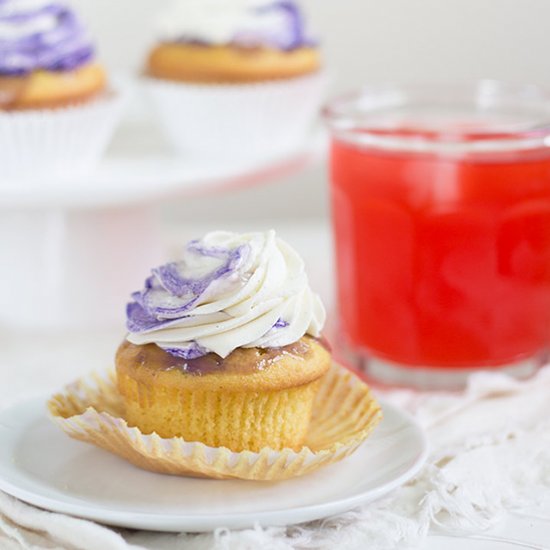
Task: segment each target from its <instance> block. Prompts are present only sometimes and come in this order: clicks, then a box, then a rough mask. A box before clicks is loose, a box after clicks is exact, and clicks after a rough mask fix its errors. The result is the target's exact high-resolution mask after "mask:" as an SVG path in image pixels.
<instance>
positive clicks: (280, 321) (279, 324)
mask: <svg viewBox="0 0 550 550" xmlns="http://www.w3.org/2000/svg"><path fill="white" fill-rule="evenodd" d="M285 327H288V323H287V322H286V321H285V320H284V319H281V318H279V319H277V322H276V323H275V324H274V325H273V327H272V328H285Z"/></svg>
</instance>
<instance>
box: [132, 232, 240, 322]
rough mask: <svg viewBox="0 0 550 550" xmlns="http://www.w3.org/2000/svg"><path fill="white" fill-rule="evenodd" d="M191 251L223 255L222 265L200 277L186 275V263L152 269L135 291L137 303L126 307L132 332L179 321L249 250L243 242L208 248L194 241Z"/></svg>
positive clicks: (220, 257) (189, 246)
mask: <svg viewBox="0 0 550 550" xmlns="http://www.w3.org/2000/svg"><path fill="white" fill-rule="evenodd" d="M187 250H188V251H189V252H193V253H195V254H198V255H201V256H206V257H212V258H219V259H220V260H223V262H222V264H221V265H220V266H219V267H218V268H216V269H214V270H213V271H211V272H210V273H208V274H206V275H205V276H203V277H199V278H195V279H194V278H190V277H183V276H182V275H181V271H182V270H183V269H184V268H185V263H184V262H179V263H175V262H171V263H168V264H165V265H163V266H160V267H158V268H155V269H153V270H152V273H153V275H152V276H150V277H148V278H147V279H146V280H145V285H144V289H143V290H141V291H139V292H134V293H133V294H132V300H133V302H131V303H129V304H128V306H127V308H126V316H127V328H128V330H129V331H130V332H149V331H151V330H155V329H158V328H161V327H163V328H164V327H167V326H170V325H171V324H175V323H177V322H178V321H180V320H181V319H182V318H185V317H186V315H185V314H186V313H187V312H188V311H189V310H191V309H192V308H193V306H194V305H195V304H196V302H197V301H198V300H199V299H200V298H201V296H202V295H203V294H204V293H205V292H206V290H207V289H208V287H209V286H210V285H211V284H212V283H213V282H214V281H216V280H218V279H221V278H223V277H226V276H227V275H230V274H231V273H233V272H234V271H235V269H237V268H238V266H239V264H240V263H241V261H242V260H243V258H244V257H245V254H246V252H247V251H248V246H247V245H243V246H240V247H238V248H235V249H226V248H220V247H205V246H204V245H201V244H200V243H199V242H198V241H191V242H190V243H189V244H188V245H187Z"/></svg>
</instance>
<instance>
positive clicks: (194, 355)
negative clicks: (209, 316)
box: [162, 342, 210, 360]
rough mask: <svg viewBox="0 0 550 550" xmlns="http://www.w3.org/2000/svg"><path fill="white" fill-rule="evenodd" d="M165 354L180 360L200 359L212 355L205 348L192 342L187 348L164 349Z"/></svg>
mask: <svg viewBox="0 0 550 550" xmlns="http://www.w3.org/2000/svg"><path fill="white" fill-rule="evenodd" d="M162 349H163V350H164V351H165V352H167V353H169V354H170V355H173V356H174V357H179V358H180V359H187V360H190V359H198V358H199V357H203V356H204V355H207V354H208V353H210V352H209V351H208V350H207V349H206V348H203V347H202V346H201V345H200V344H197V342H191V345H190V346H189V347H187V348H162Z"/></svg>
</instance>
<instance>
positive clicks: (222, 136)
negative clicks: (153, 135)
mask: <svg viewBox="0 0 550 550" xmlns="http://www.w3.org/2000/svg"><path fill="white" fill-rule="evenodd" d="M325 84H326V76H325V74H324V73H322V72H318V73H315V74H312V75H307V76H302V77H297V78H292V79H286V80H277V81H270V82H262V83H254V84H211V85H199V84H187V83H179V82H171V81H166V80H160V79H154V78H146V79H145V85H146V89H147V91H148V92H149V95H150V97H151V99H152V102H153V105H154V107H155V108H156V111H157V112H158V115H159V119H160V122H161V124H162V126H163V128H164V131H165V134H166V136H167V138H168V139H169V141H170V142H171V144H172V146H173V147H174V149H175V150H176V151H177V152H178V153H180V154H181V155H185V156H191V157H205V156H209V157H211V158H212V156H213V155H215V157H214V158H213V160H216V159H220V158H222V159H228V160H230V159H241V158H246V159H264V158H276V157H282V156H285V155H287V154H289V153H291V152H293V151H296V150H297V148H299V147H300V146H303V144H304V141H305V139H306V137H307V134H308V131H310V130H311V127H312V124H313V122H314V120H315V119H316V117H317V114H318V112H319V109H320V107H321V104H322V101H323V92H324V89H325Z"/></svg>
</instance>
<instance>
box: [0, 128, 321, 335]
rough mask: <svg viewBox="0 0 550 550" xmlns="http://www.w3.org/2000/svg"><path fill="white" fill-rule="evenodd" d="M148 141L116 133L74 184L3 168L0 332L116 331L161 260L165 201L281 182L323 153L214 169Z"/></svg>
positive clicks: (314, 147) (311, 150)
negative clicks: (15, 175) (27, 178)
mask: <svg viewBox="0 0 550 550" xmlns="http://www.w3.org/2000/svg"><path fill="white" fill-rule="evenodd" d="M136 136H138V139H136ZM144 136H145V137H146V138H147V139H149V140H150V143H149V144H147V141H146V140H145V141H144V140H143V137H144ZM152 136H154V131H153V130H151V129H148V128H141V129H136V128H131V127H130V128H126V130H125V131H122V132H119V135H118V143H115V146H114V147H112V152H111V154H109V155H108V156H107V157H106V159H105V160H104V161H103V162H102V164H101V165H100V166H99V167H98V168H97V170H96V171H95V172H94V173H92V174H90V175H89V176H88V177H86V178H81V179H79V180H77V181H75V180H71V181H64V182H60V181H55V182H53V181H47V180H43V181H39V182H25V183H23V182H9V181H2V178H1V170H0V261H1V266H2V284H1V285H0V327H1V328H14V329H60V328H75V329H82V328H87V327H90V328H92V327H105V326H106V324H112V326H118V327H120V326H122V324H121V323H122V321H123V317H124V304H125V303H126V302H127V301H128V298H129V293H130V292H131V291H132V290H134V289H138V288H139V287H140V286H141V284H142V283H143V279H144V277H145V275H146V274H147V273H148V271H149V269H150V268H151V267H152V266H154V265H155V264H157V263H158V262H160V261H162V260H163V259H165V248H164V244H163V242H162V239H161V234H160V233H161V231H160V224H159V220H158V215H157V214H158V207H159V206H160V205H161V204H163V203H165V202H166V201H168V200H174V199H178V198H181V197H183V196H186V195H187V196H189V195H197V194H200V195H205V194H208V193H215V192H222V191H228V190H231V189H232V188H234V187H242V186H245V185H258V184H261V183H263V182H267V181H270V180H273V179H276V178H280V177H284V176H286V175H289V174H291V173H294V172H296V171H299V170H301V169H303V168H305V167H306V166H307V165H308V164H310V163H311V162H314V161H315V159H317V158H318V157H319V156H320V154H322V150H323V147H324V145H323V139H322V138H321V139H315V140H311V141H309V142H308V143H305V144H304V147H303V148H302V149H300V150H298V151H292V152H289V154H288V155H287V156H285V157H284V158H281V157H279V158H271V159H270V158H264V159H249V160H247V161H246V162H244V161H241V162H239V163H234V164H228V163H225V164H220V163H219V162H216V160H215V159H212V160H210V161H209V162H206V161H204V160H203V161H200V162H199V161H193V160H192V159H185V158H178V157H174V156H173V155H172V154H171V153H170V152H169V151H168V150H163V149H162V147H160V148H159V147H158V145H157V144H158V143H162V142H161V141H160V140H159V141H155V142H154V144H155V146H153V145H152V143H151V139H152ZM155 147H156V149H155Z"/></svg>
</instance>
